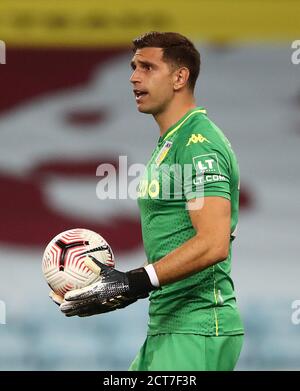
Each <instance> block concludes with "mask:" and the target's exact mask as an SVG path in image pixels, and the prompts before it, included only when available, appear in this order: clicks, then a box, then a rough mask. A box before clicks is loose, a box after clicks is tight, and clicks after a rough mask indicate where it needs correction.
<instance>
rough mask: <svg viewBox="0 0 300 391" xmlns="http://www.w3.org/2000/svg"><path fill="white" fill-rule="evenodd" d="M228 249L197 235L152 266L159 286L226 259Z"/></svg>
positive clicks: (215, 241)
mask: <svg viewBox="0 0 300 391" xmlns="http://www.w3.org/2000/svg"><path fill="white" fill-rule="evenodd" d="M228 249H229V240H228V246H227V245H226V246H224V244H223V243H218V242H217V240H215V239H214V240H211V239H207V238H204V237H201V236H200V235H199V234H197V235H195V236H194V237H193V238H191V239H190V240H188V241H187V242H185V243H184V244H182V245H181V246H180V247H178V248H177V249H175V250H174V251H172V252H170V253H169V254H168V255H166V256H165V257H163V258H161V259H160V260H159V261H157V262H155V263H154V264H153V266H154V268H155V272H156V274H157V277H158V280H159V283H160V285H166V284H169V283H171V282H175V281H178V280H181V279H184V278H186V277H188V276H190V275H192V274H194V273H197V272H199V271H201V270H203V269H205V268H207V267H209V266H211V265H213V264H215V263H217V262H220V261H223V260H224V259H226V258H227V255H228Z"/></svg>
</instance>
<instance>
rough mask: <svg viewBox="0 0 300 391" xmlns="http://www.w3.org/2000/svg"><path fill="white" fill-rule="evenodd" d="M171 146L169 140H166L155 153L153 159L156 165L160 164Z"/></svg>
mask: <svg viewBox="0 0 300 391" xmlns="http://www.w3.org/2000/svg"><path fill="white" fill-rule="evenodd" d="M171 147H172V142H171V141H166V142H165V144H164V146H163V147H162V149H161V150H160V152H159V154H158V155H157V157H156V159H155V164H156V165H157V166H159V165H160V163H161V162H162V161H163V160H164V158H165V157H166V156H167V153H168V152H169V150H170V148H171Z"/></svg>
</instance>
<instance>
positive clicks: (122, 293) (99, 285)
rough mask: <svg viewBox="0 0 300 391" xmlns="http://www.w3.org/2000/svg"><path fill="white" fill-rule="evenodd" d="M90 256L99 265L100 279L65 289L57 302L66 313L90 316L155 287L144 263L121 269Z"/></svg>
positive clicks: (138, 296) (111, 309)
mask: <svg viewBox="0 0 300 391" xmlns="http://www.w3.org/2000/svg"><path fill="white" fill-rule="evenodd" d="M90 258H92V260H93V262H94V263H95V264H96V265H97V266H98V267H99V268H100V277H101V280H100V281H98V282H95V283H94V284H91V285H89V286H87V287H85V288H82V289H76V290H73V291H69V292H68V293H66V295H65V297H64V301H63V303H62V304H61V305H60V309H61V311H62V312H63V313H64V314H65V315H66V316H75V315H78V316H80V317H83V316H91V315H95V314H102V313H105V312H109V311H114V310H116V309H119V308H124V307H127V306H128V305H129V304H132V303H134V302H136V301H137V300H138V299H142V298H146V297H148V295H149V292H150V291H152V290H153V289H155V287H154V286H153V285H152V283H151V280H150V277H149V275H148V273H147V271H146V269H145V268H144V267H141V268H139V269H134V270H130V271H129V272H126V273H124V272H121V271H118V270H116V269H114V268H112V267H109V266H107V265H105V264H103V263H101V262H100V261H98V260H97V259H95V258H94V257H91V256H90Z"/></svg>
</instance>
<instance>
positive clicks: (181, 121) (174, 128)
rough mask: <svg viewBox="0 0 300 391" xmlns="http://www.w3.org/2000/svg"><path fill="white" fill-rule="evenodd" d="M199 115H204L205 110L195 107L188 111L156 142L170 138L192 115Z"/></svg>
mask: <svg viewBox="0 0 300 391" xmlns="http://www.w3.org/2000/svg"><path fill="white" fill-rule="evenodd" d="M197 113H201V114H206V110H205V109H204V108H203V107H195V108H194V109H191V110H189V111H188V112H187V113H186V114H185V115H184V116H183V117H182V118H180V120H179V121H177V122H176V124H174V125H172V126H171V127H170V128H169V129H168V130H167V131H166V133H165V134H164V135H163V136H162V137H160V138H159V140H158V142H159V143H160V142H162V141H164V140H166V139H167V138H168V137H170V136H172V134H174V133H175V132H176V131H177V130H178V129H180V128H181V126H182V125H183V124H184V123H185V122H186V121H187V120H188V119H189V118H190V117H191V116H192V115H194V114H197Z"/></svg>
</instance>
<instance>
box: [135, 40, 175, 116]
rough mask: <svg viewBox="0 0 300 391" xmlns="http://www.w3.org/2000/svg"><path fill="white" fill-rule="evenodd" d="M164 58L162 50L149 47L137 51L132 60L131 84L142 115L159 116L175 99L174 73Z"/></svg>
mask: <svg viewBox="0 0 300 391" xmlns="http://www.w3.org/2000/svg"><path fill="white" fill-rule="evenodd" d="M162 57H163V50H162V49H161V48H152V47H151V48H148V47H147V48H143V49H137V51H136V52H135V54H134V56H133V58H132V61H131V67H132V69H133V73H132V75H131V78H130V82H131V83H132V85H133V91H134V95H135V100H136V103H137V108H138V110H139V111H140V112H142V113H147V114H153V115H155V114H159V113H161V112H163V111H164V110H165V109H166V107H167V106H168V104H169V103H170V101H171V100H172V99H173V97H174V88H173V72H172V69H171V66H170V65H169V64H167V63H166V62H164V61H163V59H162Z"/></svg>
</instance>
